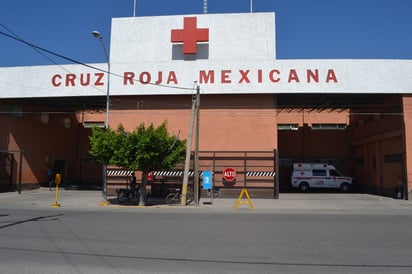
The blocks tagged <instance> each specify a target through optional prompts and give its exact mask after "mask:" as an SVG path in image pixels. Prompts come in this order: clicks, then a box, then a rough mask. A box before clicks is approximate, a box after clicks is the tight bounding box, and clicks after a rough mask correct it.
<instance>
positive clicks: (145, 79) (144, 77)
mask: <svg viewBox="0 0 412 274" xmlns="http://www.w3.org/2000/svg"><path fill="white" fill-rule="evenodd" d="M151 80H152V75H150V73H149V72H147V71H143V72H142V73H140V75H139V82H140V83H142V84H143V85H146V84H149V83H150V81H151Z"/></svg>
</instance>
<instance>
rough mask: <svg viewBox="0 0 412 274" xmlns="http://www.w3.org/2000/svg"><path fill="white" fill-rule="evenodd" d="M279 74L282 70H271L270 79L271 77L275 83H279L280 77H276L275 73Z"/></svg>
mask: <svg viewBox="0 0 412 274" xmlns="http://www.w3.org/2000/svg"><path fill="white" fill-rule="evenodd" d="M275 73H276V74H277V75H279V74H280V71H278V70H277V69H274V70H271V71H270V72H269V79H270V81H272V82H273V83H278V82H279V81H280V78H279V77H278V78H275V77H274V74H275Z"/></svg>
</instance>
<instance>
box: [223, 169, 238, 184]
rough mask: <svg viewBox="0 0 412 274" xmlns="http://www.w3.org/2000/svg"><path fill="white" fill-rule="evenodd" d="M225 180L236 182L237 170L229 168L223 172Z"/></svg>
mask: <svg viewBox="0 0 412 274" xmlns="http://www.w3.org/2000/svg"><path fill="white" fill-rule="evenodd" d="M223 179H225V180H226V181H229V182H231V181H234V180H235V179H236V170H235V169H234V168H233V167H227V168H225V169H224V170H223Z"/></svg>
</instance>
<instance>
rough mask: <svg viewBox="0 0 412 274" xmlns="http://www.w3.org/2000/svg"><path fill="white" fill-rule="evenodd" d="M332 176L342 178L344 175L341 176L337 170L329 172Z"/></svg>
mask: <svg viewBox="0 0 412 274" xmlns="http://www.w3.org/2000/svg"><path fill="white" fill-rule="evenodd" d="M329 174H330V176H335V177H342V174H340V173H339V172H338V171H337V170H333V169H332V170H329Z"/></svg>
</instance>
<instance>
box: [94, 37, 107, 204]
mask: <svg viewBox="0 0 412 274" xmlns="http://www.w3.org/2000/svg"><path fill="white" fill-rule="evenodd" d="M92 35H93V37H94V38H96V39H99V40H100V42H101V43H102V47H103V51H104V55H105V57H106V62H107V87H106V123H105V128H106V129H108V128H109V105H110V60H109V55H108V54H107V48H106V44H105V43H104V40H103V36H102V35H101V34H100V32H98V31H93V32H92ZM102 196H103V203H106V204H107V164H104V165H103V191H102Z"/></svg>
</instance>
